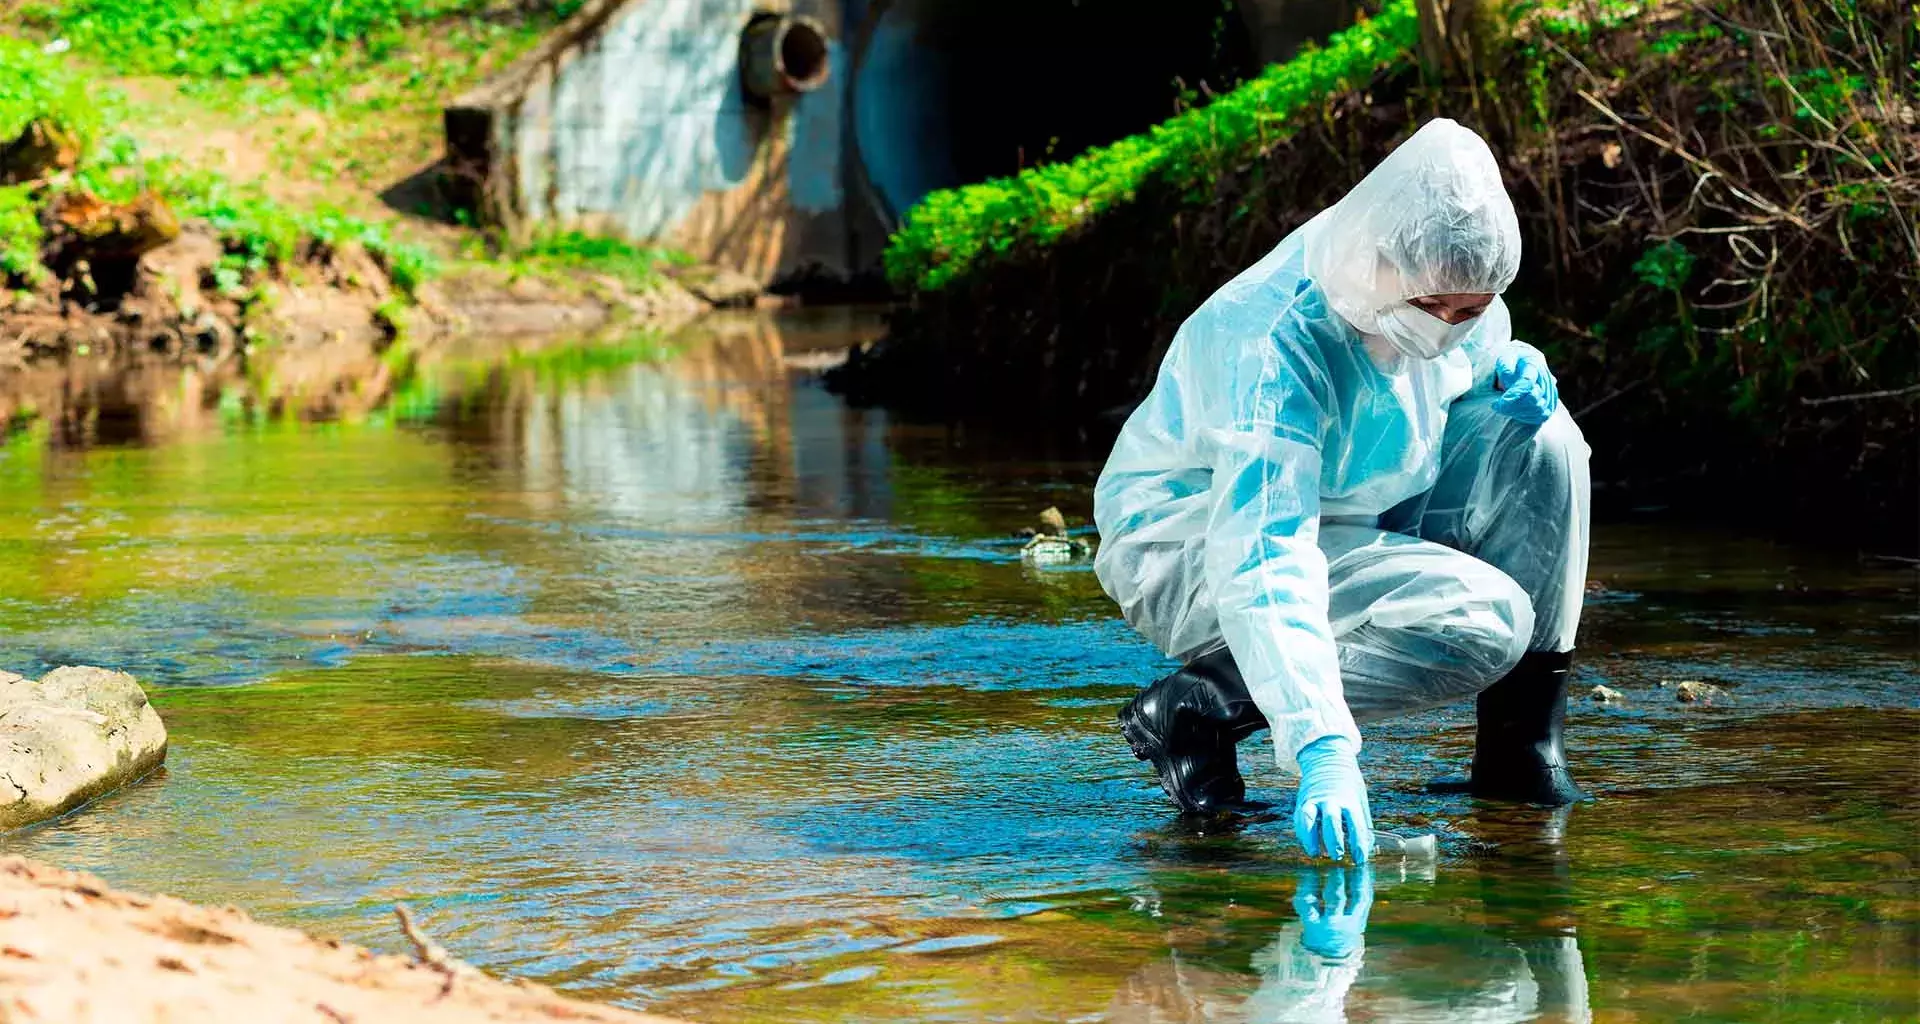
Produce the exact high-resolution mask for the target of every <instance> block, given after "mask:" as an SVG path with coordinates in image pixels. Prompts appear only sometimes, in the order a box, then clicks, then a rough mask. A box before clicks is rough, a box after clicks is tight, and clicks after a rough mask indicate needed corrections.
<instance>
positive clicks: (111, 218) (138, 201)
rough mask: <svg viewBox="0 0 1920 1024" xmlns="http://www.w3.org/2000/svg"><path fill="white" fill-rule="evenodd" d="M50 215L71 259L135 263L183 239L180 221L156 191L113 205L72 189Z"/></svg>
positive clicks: (56, 202)
mask: <svg viewBox="0 0 1920 1024" xmlns="http://www.w3.org/2000/svg"><path fill="white" fill-rule="evenodd" d="M50 212H51V213H52V215H53V221H54V224H55V225H56V226H57V228H58V229H59V234H60V236H61V237H60V240H59V245H60V248H61V254H62V255H63V256H66V257H68V258H70V259H84V260H89V261H91V262H95V263H98V262H100V261H103V260H137V259H139V258H140V257H141V256H144V255H146V254H147V253H149V252H152V251H153V250H155V249H158V248H160V247H161V246H163V245H165V244H167V243H168V242H171V241H173V240H174V239H176V238H179V237H180V220H179V218H177V217H175V216H174V214H173V210H172V208H171V207H169V206H167V203H166V200H164V199H161V198H160V197H159V196H158V195H156V194H154V193H152V192H143V193H141V194H140V195H138V196H135V197H134V198H133V200H132V201H131V202H126V203H110V202H108V201H106V200H105V199H102V198H100V197H99V196H97V195H94V194H93V193H92V192H89V191H87V190H86V189H84V188H80V189H73V190H71V191H68V192H62V193H60V194H59V195H58V196H55V197H54V200H53V203H52V206H51V207H50Z"/></svg>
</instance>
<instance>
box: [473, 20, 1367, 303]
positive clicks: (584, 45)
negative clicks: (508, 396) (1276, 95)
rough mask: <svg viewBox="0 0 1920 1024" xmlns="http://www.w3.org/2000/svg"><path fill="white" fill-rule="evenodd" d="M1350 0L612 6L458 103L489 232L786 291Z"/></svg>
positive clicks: (871, 260)
mask: <svg viewBox="0 0 1920 1024" xmlns="http://www.w3.org/2000/svg"><path fill="white" fill-rule="evenodd" d="M1335 6H1339V7H1340V9H1341V10H1346V8H1345V6H1344V0H1342V2H1341V3H1340V4H1334V3H1333V2H1332V0H1240V3H1239V4H1237V5H1236V4H1235V3H1233V2H1231V0H1099V2H1097V3H1096V2H1091V0H791V2H782V0H589V3H588V4H587V5H586V6H585V7H584V8H583V9H582V10H581V11H580V13H579V14H578V15H576V16H575V17H574V18H573V19H572V20H570V21H569V22H568V23H567V24H566V25H564V26H562V27H561V28H560V29H558V30H557V31H556V32H555V33H554V35H553V36H552V37H551V38H550V39H548V40H547V41H546V42H545V43H543V44H542V45H541V46H540V47H539V48H538V49H536V50H535V51H534V52H532V53H530V54H528V55H527V56H526V57H525V58H523V59H522V60H520V61H518V62H517V63H515V64H514V65H513V66H512V67H510V68H508V69H507V70H505V71H503V72H502V73H501V74H500V75H498V76H496V77H495V78H494V79H493V80H491V81H489V82H487V83H485V84H483V85H482V86H480V87H479V88H477V89H475V90H473V91H472V92H470V93H468V94H467V95H465V96H462V97H460V98H459V99H457V100H456V101H454V103H453V104H452V105H450V106H449V107H448V109H447V113H446V124H447V139H448V151H449V163H450V166H451V168H452V173H453V175H454V177H455V180H456V181H459V182H462V183H464V184H465V185H466V186H467V187H469V188H470V190H471V195H472V197H473V201H474V204H475V205H476V206H477V207H478V208H479V211H480V212H481V214H482V217H483V219H487V220H490V221H492V222H494V223H498V224H501V225H504V226H505V227H507V228H508V229H509V233H510V234H512V235H515V236H516V237H521V238H525V237H528V236H530V235H533V234H537V233H541V232H549V231H569V230H575V231H585V232H588V233H593V234H609V235H617V236H620V237H625V238H629V239H633V240H636V241H658V242H664V243H667V244H671V245H674V246H677V247H679V248H683V249H686V250H687V251H689V252H691V253H692V254H693V255H694V256H696V257H697V258H699V259H702V260H705V261H708V262H712V263H718V264H721V265H723V266H728V267H733V268H736V269H739V270H741V271H743V272H745V273H747V274H749V275H751V276H753V277H755V278H758V279H759V280H761V281H763V282H768V281H776V280H778V279H781V278H790V279H807V280H830V279H833V278H840V279H845V278H847V277H851V276H854V275H858V274H861V273H863V272H866V271H869V270H872V269H874V268H877V266H878V264H879V259H880V253H881V251H882V249H883V247H884V246H885V244H886V238H887V235H888V233H889V232H890V231H892V230H893V228H894V227H896V226H897V224H898V222H899V218H900V217H901V215H902V214H904V213H905V211H906V210H907V209H909V208H910V207H911V206H912V205H913V204H914V203H915V202H917V201H918V200H919V199H920V198H921V197H922V196H924V195H925V194H926V193H927V192H928V191H930V190H933V189H937V188H944V187H948V186H952V185H957V184H963V183H966V182H970V181H978V180H981V179H983V178H989V177H995V176H999V175H1005V174H1011V173H1013V172H1015V171H1017V170H1019V169H1020V168H1021V167H1022V166H1026V165H1031V164H1035V163H1039V162H1043V161H1047V160H1059V159H1065V158H1067V157H1070V156H1072V155H1074V154H1076V153H1078V152H1080V151H1081V150H1083V149H1085V148H1087V147H1089V146H1094V145H1099V144H1101V143H1105V142H1109V141H1112V140H1113V139H1116V138H1119V137H1121V136H1124V135H1127V134H1130V133H1132V132H1137V131H1140V130H1142V129H1144V128H1146V127H1148V126H1150V125H1152V124H1154V123H1156V122H1158V121H1160V120H1162V119H1164V118H1166V117H1167V116H1169V115H1170V114H1172V113H1173V112H1174V110H1175V108H1176V105H1177V103H1178V98H1179V95H1180V93H1181V91H1182V90H1183V89H1186V90H1192V91H1196V92H1198V91H1202V90H1204V89H1208V88H1211V89H1221V88H1225V87H1227V86H1229V85H1230V84H1232V83H1233V82H1234V81H1235V80H1236V79H1237V78H1239V77H1240V76H1242V75H1244V74H1246V73H1248V72H1250V71H1251V70H1253V69H1254V68H1255V67H1256V66H1257V65H1258V64H1259V62H1260V61H1261V60H1266V59H1273V58H1274V57H1275V56H1276V55H1277V54H1276V53H1273V52H1269V50H1270V49H1271V48H1272V47H1273V46H1274V45H1276V44H1275V43H1274V40H1275V39H1277V38H1281V37H1282V36H1284V35H1285V33H1282V34H1281V35H1280V36H1276V35H1275V33H1274V31H1273V26H1274V25H1275V24H1277V23H1278V22H1276V19H1279V22H1287V23H1304V22H1302V18H1303V17H1305V15H1306V14H1307V13H1309V12H1322V9H1323V8H1324V9H1326V10H1332V9H1333V8H1334V7H1335Z"/></svg>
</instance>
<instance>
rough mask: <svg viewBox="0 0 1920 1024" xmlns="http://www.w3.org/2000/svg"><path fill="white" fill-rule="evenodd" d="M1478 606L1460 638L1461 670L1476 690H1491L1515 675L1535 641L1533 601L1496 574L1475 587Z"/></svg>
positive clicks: (1487, 577) (1489, 575) (1499, 574)
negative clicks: (1514, 671)
mask: <svg viewBox="0 0 1920 1024" xmlns="http://www.w3.org/2000/svg"><path fill="white" fill-rule="evenodd" d="M1473 586H1474V595H1475V600H1474V604H1475V605H1476V606H1477V607H1476V609H1475V613H1474V614H1472V615H1470V616H1469V617H1467V618H1466V619H1465V620H1464V623H1463V625H1462V627H1461V628H1459V629H1458V632H1457V636H1458V639H1459V641H1460V643H1461V646H1462V653H1463V655H1465V657H1464V658H1463V661H1464V662H1465V664H1464V665H1463V666H1462V668H1463V669H1465V670H1466V674H1467V675H1468V676H1470V677H1471V678H1472V679H1474V680H1475V682H1476V683H1477V685H1476V686H1475V687H1474V689H1475V690H1476V691H1477V690H1482V689H1485V688H1486V687H1489V686H1492V685H1493V684H1494V683H1496V682H1498V681H1499V680H1500V677H1501V676H1504V675H1506V674H1507V673H1508V672H1510V671H1512V669H1513V667H1514V666H1515V665H1518V664H1519V663H1520V659H1521V658H1522V657H1523V656H1525V655H1526V653H1527V648H1528V646H1529V645H1530V644H1531V643H1532V641H1533V599H1532V598H1530V597H1528V596H1527V592H1526V590H1525V589H1523V588H1522V587H1521V586H1520V584H1518V583H1515V582H1514V581H1513V579H1512V577H1510V576H1508V575H1507V574H1506V573H1503V572H1498V571H1493V572H1489V573H1487V574H1486V576H1485V578H1483V579H1478V580H1475V581H1474V583H1473Z"/></svg>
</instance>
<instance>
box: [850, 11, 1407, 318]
mask: <svg viewBox="0 0 1920 1024" xmlns="http://www.w3.org/2000/svg"><path fill="white" fill-rule="evenodd" d="M1418 35H1419V30H1418V25H1417V22H1416V20H1415V16H1414V8H1413V4H1412V2H1411V0H1391V2H1390V3H1388V4H1387V6H1386V7H1385V9H1383V10H1382V11H1381V12H1380V14H1379V16H1378V17H1375V18H1372V19H1370V20H1367V21H1363V22H1361V23H1360V24H1358V25H1355V26H1353V27H1352V28H1349V29H1347V30H1346V31H1344V32H1340V33H1338V34H1336V35H1334V36H1333V38H1331V39H1330V40H1328V42H1327V45H1326V46H1325V47H1324V48H1322V47H1309V48H1308V49H1307V50H1305V51H1303V52H1302V53H1301V54H1300V55H1299V56H1297V57H1295V58H1294V59H1292V60H1290V61H1287V62H1286V63H1284V64H1276V65H1274V66H1272V67H1270V68H1268V69H1267V70H1266V71H1265V72H1263V73H1262V74H1261V75H1260V76H1259V77H1258V78H1255V79H1254V80H1252V81H1250V82H1248V83H1246V84H1245V85H1243V86H1241V87H1240V88H1238V89H1235V90H1234V91H1232V92H1230V93H1228V94H1226V95H1225V96H1222V97H1220V98H1219V99H1218V100H1215V101H1214V102H1213V103H1211V104H1209V105H1207V106H1205V107H1201V108H1198V109H1195V110H1190V111H1187V112H1186V113H1184V114H1181V115H1179V116H1177V117H1174V118H1172V119H1171V120H1168V121H1166V122H1163V123H1161V124H1159V125H1156V126H1154V127H1153V128H1152V129H1149V130H1148V131H1146V132H1143V133H1141V134H1139V135H1134V136H1130V137H1128V138H1124V139H1121V140H1119V141H1118V142H1115V143H1113V144H1111V145H1108V146H1103V147H1100V148H1097V149H1091V150H1088V151H1087V152H1085V153H1083V154H1081V155H1080V156H1079V157H1076V158H1075V159H1073V160H1069V161H1067V162H1065V163H1059V164H1048V165H1044V166H1041V167H1035V168H1032V169H1029V170H1026V171H1022V172H1021V173H1020V174H1018V175H1016V176H1014V177H1011V178H995V179H993V180H990V181H984V182H981V183H979V184H977V185H967V186H963V187H961V188H956V189H948V190H945V191H941V192H935V193H932V194H931V195H928V196H927V197H926V198H925V199H923V200H921V202H920V204H919V205H918V206H916V207H914V208H913V210H911V211H910V212H909V213H908V214H907V218H906V223H905V226H903V227H902V228H901V229H900V231H899V232H898V233H897V234H895V235H894V237H893V240H892V243H891V244H890V245H889V246H888V248H887V253H886V269H887V276H888V278H889V279H890V280H892V282H893V283H894V285H895V286H896V287H899V288H902V289H915V288H918V289H924V290H937V289H939V288H941V287H943V286H945V285H946V284H947V282H949V281H951V280H953V279H954V278H955V277H957V276H959V275H961V274H964V273H966V272H967V271H968V270H969V269H971V268H973V267H975V266H977V265H979V264H981V263H983V262H985V261H988V260H991V259H994V258H996V257H998V256H999V255H1001V254H1004V253H1006V252H1007V251H1009V250H1011V249H1013V248H1015V247H1016V246H1020V245H1024V244H1045V243H1047V242H1049V241H1052V240H1053V239H1056V238H1058V237H1060V236H1061V235H1063V234H1065V233H1067V232H1068V231H1071V230H1073V229H1074V228H1075V227H1076V226H1078V225H1080V224H1082V223H1084V222H1086V221H1087V220H1088V219H1090V218H1092V217H1095V216H1097V215H1099V214H1100V213H1102V212H1103V211H1105V210H1107V209H1109V208H1111V207H1113V206H1115V205H1118V204H1121V203H1125V202H1127V201H1129V200H1130V199H1132V198H1133V196H1134V195H1135V194H1136V193H1137V192H1138V191H1139V190H1140V188H1141V187H1143V186H1145V185H1146V184H1148V183H1149V182H1164V183H1170V184H1172V185H1174V186H1175V187H1194V186H1198V185H1202V184H1204V183H1206V182H1207V181H1209V180H1210V179H1211V178H1212V177H1213V176H1215V175H1217V174H1219V173H1221V172H1222V171H1225V170H1227V169H1229V168H1231V167H1233V166H1235V165H1238V164H1240V163H1243V162H1245V161H1247V160H1249V159H1250V158H1252V157H1253V156H1255V155H1256V154H1258V153H1259V152H1260V151H1261V150H1263V149H1265V148H1266V147H1267V146H1270V145H1272V144H1273V143H1275V142H1279V141H1281V140H1283V139H1285V138H1286V137H1287V136H1288V135H1289V134H1291V128H1290V122H1291V120H1292V119H1293V118H1294V116H1295V115H1296V114H1298V113H1300V112H1301V111H1303V110H1306V109H1308V108H1309V107H1310V106H1312V105H1313V104H1316V103H1318V102H1320V101H1321V100H1322V99H1324V98H1326V97H1327V96H1329V95H1331V94H1334V93H1336V92H1338V91H1340V90H1343V89H1349V88H1353V87H1355V86H1358V85H1360V84H1362V83H1364V82H1365V81H1366V80H1367V79H1368V78H1370V77H1371V76H1372V75H1373V74H1374V72H1375V71H1376V70H1378V69H1379V68H1381V67H1382V66H1389V65H1393V64H1398V63H1402V62H1407V61H1411V60H1412V54H1413V48H1414V45H1415V43H1416V41H1417V39H1418Z"/></svg>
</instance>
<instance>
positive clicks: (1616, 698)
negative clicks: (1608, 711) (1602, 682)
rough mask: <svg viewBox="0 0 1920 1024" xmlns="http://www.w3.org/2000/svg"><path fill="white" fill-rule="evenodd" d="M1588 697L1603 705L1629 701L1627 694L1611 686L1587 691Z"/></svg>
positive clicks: (1597, 687)
mask: <svg viewBox="0 0 1920 1024" xmlns="http://www.w3.org/2000/svg"><path fill="white" fill-rule="evenodd" d="M1587 696H1589V697H1591V698H1593V699H1594V700H1595V701H1597V702H1599V703H1601V704H1617V703H1619V702H1621V701H1623V700H1626V699H1627V696H1626V694H1624V693H1621V692H1620V691H1619V690H1616V689H1614V688H1612V687H1610V686H1596V687H1594V688H1593V689H1591V690H1589V691H1587Z"/></svg>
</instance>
